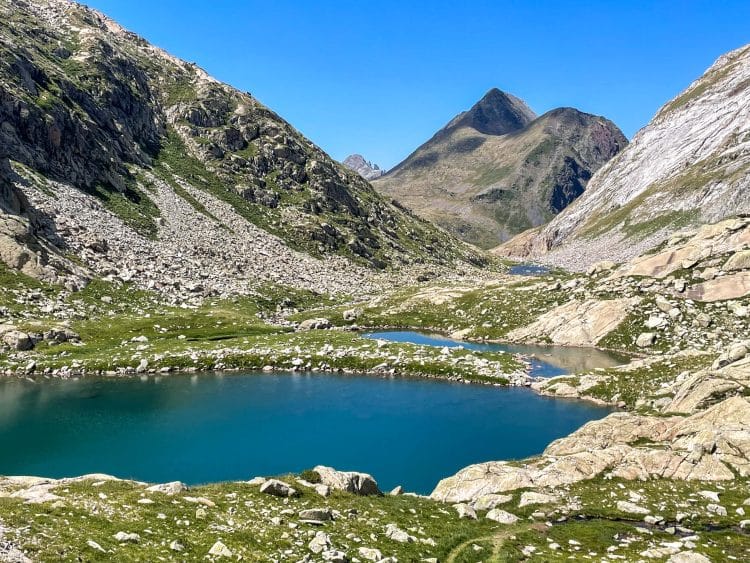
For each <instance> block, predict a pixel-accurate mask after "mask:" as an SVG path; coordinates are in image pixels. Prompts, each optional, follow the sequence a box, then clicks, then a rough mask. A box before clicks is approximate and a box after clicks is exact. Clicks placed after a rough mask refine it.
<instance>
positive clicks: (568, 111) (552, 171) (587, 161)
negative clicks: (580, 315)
mask: <svg viewBox="0 0 750 563" xmlns="http://www.w3.org/2000/svg"><path fill="white" fill-rule="evenodd" d="M626 144H627V140H626V139H625V137H624V136H623V134H622V133H621V132H620V130H619V129H618V128H617V127H616V126H615V125H614V124H613V123H612V122H610V121H608V120H606V119H604V118H601V117H597V116H593V115H590V114H586V113H582V112H580V111H578V110H575V109H572V108H560V109H556V110H552V111H550V112H548V113H546V114H544V115H542V116H541V117H537V116H536V115H535V114H534V112H533V111H531V109H529V107H528V106H527V105H526V104H525V103H524V102H523V101H521V100H519V99H518V98H516V97H514V96H511V95H509V94H506V93H504V92H501V91H500V90H498V89H493V90H490V91H489V92H488V93H487V94H486V95H485V96H484V97H483V98H482V99H481V100H480V101H479V102H477V103H476V104H475V105H474V106H473V107H472V108H471V109H470V110H468V111H466V112H463V113H461V114H459V115H458V116H457V117H456V118H454V119H453V120H451V121H450V123H448V124H447V125H446V126H445V127H444V128H443V129H441V130H440V131H438V132H437V133H436V134H435V135H434V136H433V137H432V138H431V139H430V140H429V141H427V142H426V143H425V144H423V145H422V146H421V147H419V148H418V149H417V150H416V151H414V153H412V154H411V155H410V156H409V157H408V158H407V159H406V160H405V161H404V162H402V163H401V164H399V165H398V166H396V167H395V168H394V169H393V170H391V171H390V172H388V173H387V174H386V175H385V176H383V177H382V178H380V179H378V180H376V181H375V182H373V185H374V186H375V188H376V189H377V190H378V191H380V192H381V193H384V194H386V195H388V196H391V197H394V198H396V199H397V200H398V201H400V202H402V203H403V204H404V205H406V206H407V207H409V208H410V209H412V210H413V211H415V212H416V213H417V214H419V215H421V216H423V217H425V218H427V219H430V220H432V221H434V222H435V223H437V224H439V225H441V226H443V227H445V228H446V229H448V230H450V231H451V232H453V233H455V234H456V235H458V236H459V237H461V238H462V239H464V240H466V241H469V242H471V243H474V244H478V245H480V246H484V247H491V246H494V245H496V244H498V243H499V242H501V241H504V240H507V239H508V238H510V237H511V236H513V235H515V234H516V233H519V232H521V231H523V230H524V229H527V228H530V227H534V226H537V225H541V224H543V223H546V222H547V221H549V220H550V219H551V218H552V217H553V216H554V215H555V214H556V213H559V212H560V211H561V210H562V209H564V208H565V207H566V206H567V205H568V204H570V202H571V201H573V200H574V199H575V198H577V197H578V196H579V195H581V193H583V190H584V189H585V188H586V183H587V182H588V180H589V178H590V177H591V175H592V174H593V173H594V172H595V171H596V170H597V169H598V168H599V167H600V166H602V165H603V164H604V163H605V162H607V160H609V159H610V158H612V157H613V156H614V155H615V154H617V152H618V151H620V150H621V149H622V148H623V147H624V146H625V145H626Z"/></svg>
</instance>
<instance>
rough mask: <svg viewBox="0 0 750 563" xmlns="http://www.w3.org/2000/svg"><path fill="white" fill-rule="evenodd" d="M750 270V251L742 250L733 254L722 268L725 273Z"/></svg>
mask: <svg viewBox="0 0 750 563" xmlns="http://www.w3.org/2000/svg"><path fill="white" fill-rule="evenodd" d="M748 269H750V250H740V251H738V252H735V253H734V254H732V256H730V257H729V260H727V261H726V262H725V263H724V266H722V270H724V271H725V272H733V271H736V270H748Z"/></svg>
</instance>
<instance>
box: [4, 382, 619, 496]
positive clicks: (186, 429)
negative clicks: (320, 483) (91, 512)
mask: <svg viewBox="0 0 750 563" xmlns="http://www.w3.org/2000/svg"><path fill="white" fill-rule="evenodd" d="M608 412H610V410H609V409H607V408H602V407H597V406H594V405H590V404H586V403H583V402H576V401H565V400H559V399H550V398H546V397H540V396H538V395H536V394H534V393H533V392H531V391H529V390H526V389H518V388H496V387H486V386H480V385H464V384H458V383H451V382H445V381H434V380H419V379H402V378H394V379H382V378H377V377H368V376H343V375H321V374H315V375H311V374H261V373H248V374H244V375H240V374H238V375H217V374H206V375H195V376H190V375H173V376H169V377H163V378H154V377H150V378H144V379H139V378H121V379H114V378H111V379H108V378H90V379H81V380H42V381H39V382H37V383H34V382H29V381H25V380H15V379H8V380H4V381H0V451H2V452H3V453H2V456H0V474H4V475H40V476H47V477H63V476H74V475H81V474H84V473H93V472H99V473H109V474H112V475H116V476H118V477H123V478H134V479H138V480H143V481H150V482H165V481H172V480H182V481H185V482H187V483H188V484H197V483H206V482H213V481H224V480H241V479H249V478H251V477H253V476H257V475H264V476H268V475H277V474H283V473H288V472H299V471H301V470H303V469H306V468H309V467H312V466H314V465H317V464H324V465H330V466H333V467H336V468H338V469H342V470H358V471H365V472H368V473H371V474H373V476H374V477H375V478H376V479H377V480H378V482H379V484H380V485H381V488H383V489H390V488H391V487H394V486H396V485H403V486H404V487H405V488H406V489H407V490H410V491H415V492H419V493H429V492H431V490H432V489H433V488H434V486H435V485H436V484H437V482H438V481H439V480H440V479H441V478H443V477H447V476H449V475H452V474H453V473H455V472H456V471H458V470H459V469H461V468H462V467H465V466H466V465H469V464H471V463H476V462H481V461H488V460H499V459H511V458H523V457H527V456H530V455H532V454H537V453H540V452H541V451H542V450H543V449H544V448H545V446H547V444H549V443H550V442H551V441H553V440H554V439H556V438H559V437H561V436H564V435H566V434H568V433H570V432H571V431H573V430H575V429H576V428H578V427H580V426H581V425H582V424H584V423H585V422H587V421H589V420H592V419H596V418H601V417H603V416H605V415H606V414H607V413H608Z"/></svg>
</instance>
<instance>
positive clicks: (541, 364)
mask: <svg viewBox="0 0 750 563" xmlns="http://www.w3.org/2000/svg"><path fill="white" fill-rule="evenodd" d="M364 336H366V337H367V338H376V339H381V340H390V341H392V342H410V343H412V344H421V345H424V346H447V347H449V348H457V347H459V346H460V347H463V348H466V349H467V350H476V351H478V352H482V351H490V352H493V351H494V352H497V351H504V352H511V353H513V354H523V355H525V356H530V357H531V375H533V376H535V377H554V376H556V375H564V374H566V373H577V372H581V371H588V370H592V369H596V368H608V367H612V366H616V365H620V364H624V363H628V362H629V361H630V360H629V358H628V357H627V356H626V355H623V354H616V353H614V352H608V351H604V350H597V349H596V348H575V347H571V346H535V345H529V344H495V343H483V342H466V341H463V340H453V339H451V338H447V337H444V336H437V335H432V334H424V333H421V332H415V331H410V330H406V331H397V330H389V331H384V332H371V333H367V334H365V335H364Z"/></svg>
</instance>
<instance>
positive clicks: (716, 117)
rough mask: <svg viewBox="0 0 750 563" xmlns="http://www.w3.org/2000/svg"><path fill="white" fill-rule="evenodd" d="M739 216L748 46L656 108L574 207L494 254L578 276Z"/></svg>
mask: <svg viewBox="0 0 750 563" xmlns="http://www.w3.org/2000/svg"><path fill="white" fill-rule="evenodd" d="M745 213H750V45H746V46H745V47H742V48H740V49H737V50H735V51H732V52H730V53H727V54H726V55H723V56H722V57H720V58H719V59H718V60H717V61H716V62H715V63H714V64H713V65H712V66H711V67H710V68H709V69H708V70H707V71H706V72H705V74H704V75H703V76H702V77H700V78H699V79H698V80H696V81H695V82H693V83H692V84H691V85H690V87H688V89H687V90H685V91H684V92H682V93H681V94H680V95H678V96H677V97H676V98H674V99H673V100H671V101H670V102H668V103H667V104H665V105H664V106H663V107H662V108H661V109H660V110H659V111H658V113H657V114H656V116H654V118H653V119H652V120H651V122H650V123H649V124H648V125H647V126H646V127H644V128H643V129H641V130H640V131H639V132H638V133H637V134H636V136H635V137H634V138H633V141H632V142H631V143H630V145H629V146H628V147H627V148H626V149H625V150H623V151H622V152H621V153H620V154H619V155H617V156H616V157H615V158H614V159H612V160H611V161H610V162H609V163H608V164H607V165H606V166H604V167H603V168H601V169H600V170H599V171H598V172H597V173H596V175H595V176H594V177H593V178H592V179H591V181H590V182H589V185H588V187H587V189H586V192H585V193H584V194H583V195H582V196H581V197H580V198H579V199H578V200H577V201H576V202H575V203H574V204H573V205H571V206H570V207H568V208H567V209H565V211H563V212H562V213H560V214H559V215H558V216H557V217H555V218H554V219H553V220H552V221H551V222H550V223H549V224H548V225H546V226H544V227H543V228H539V229H536V230H534V231H530V232H528V233H524V234H523V235H520V236H519V237H518V238H516V239H514V240H513V241H511V242H509V243H508V244H505V245H503V246H501V247H500V248H498V249H497V253H500V254H505V255H508V254H510V255H515V256H521V257H523V256H532V257H537V258H540V257H543V256H545V258H544V259H546V260H550V261H554V262H557V263H560V264H562V265H567V266H570V267H585V266H586V265H588V264H592V263H594V262H597V261H599V260H603V259H608V260H609V259H611V260H615V261H622V260H626V259H629V258H632V257H634V256H637V255H638V254H640V253H641V252H643V251H645V250H647V249H649V248H652V247H654V246H656V245H658V244H660V243H661V242H662V241H664V240H665V239H667V238H668V237H670V236H671V235H672V234H673V233H675V232H676V231H680V230H683V229H689V228H691V227H694V226H696V225H699V224H703V223H713V222H716V221H719V220H721V219H723V218H726V217H730V216H733V215H737V214H745ZM749 242H750V241H749Z"/></svg>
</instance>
